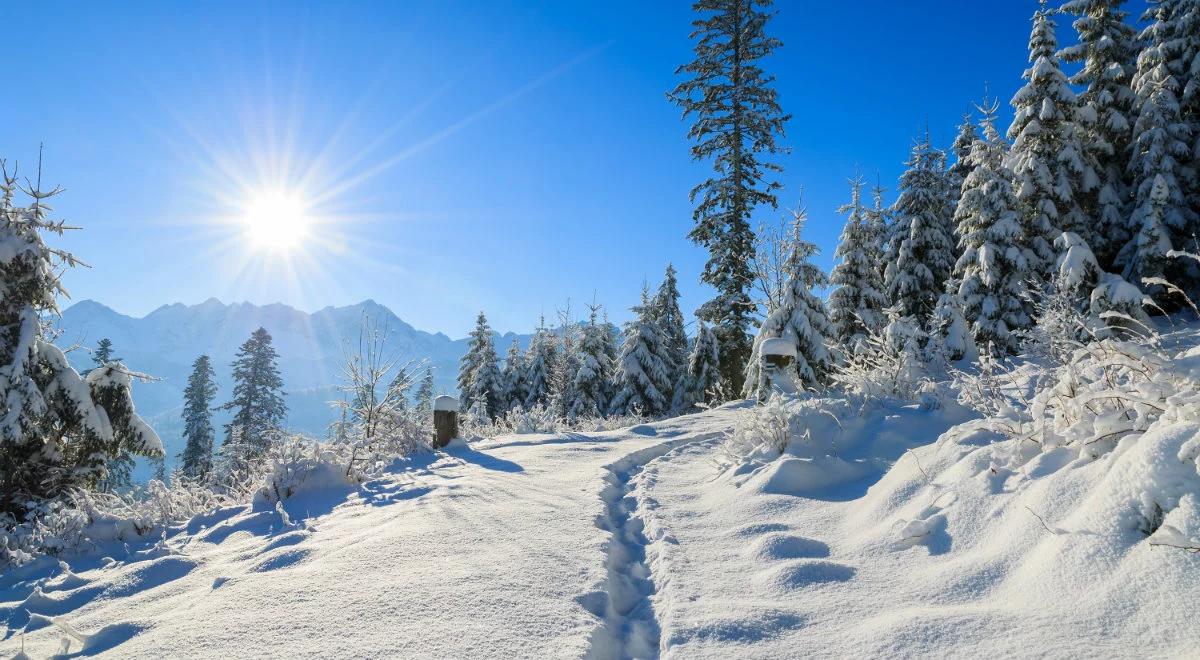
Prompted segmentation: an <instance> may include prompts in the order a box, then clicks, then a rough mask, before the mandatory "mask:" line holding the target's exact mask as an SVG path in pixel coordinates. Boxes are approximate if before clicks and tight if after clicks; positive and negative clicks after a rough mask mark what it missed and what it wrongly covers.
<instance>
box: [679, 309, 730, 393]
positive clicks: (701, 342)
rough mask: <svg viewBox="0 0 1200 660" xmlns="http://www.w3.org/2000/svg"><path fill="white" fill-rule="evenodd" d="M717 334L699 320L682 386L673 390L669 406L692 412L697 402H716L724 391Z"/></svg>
mask: <svg viewBox="0 0 1200 660" xmlns="http://www.w3.org/2000/svg"><path fill="white" fill-rule="evenodd" d="M719 350H720V349H719V348H718V345H717V336H716V335H715V334H713V331H712V329H711V328H709V327H708V326H707V325H705V323H704V321H700V327H699V329H698V330H697V331H696V340H695V341H694V342H692V352H691V354H689V355H688V365H687V373H686V374H684V378H683V386H682V387H680V388H678V389H677V390H676V393H675V401H674V404H673V407H674V408H675V410H677V411H679V412H680V413H689V412H694V411H695V409H696V407H697V406H699V405H706V406H707V405H712V404H716V403H720V402H721V401H722V399H723V394H722V393H723V392H724V390H725V388H724V384H723V383H722V381H721V362H720V357H721V356H720V355H719V353H718V351H719Z"/></svg>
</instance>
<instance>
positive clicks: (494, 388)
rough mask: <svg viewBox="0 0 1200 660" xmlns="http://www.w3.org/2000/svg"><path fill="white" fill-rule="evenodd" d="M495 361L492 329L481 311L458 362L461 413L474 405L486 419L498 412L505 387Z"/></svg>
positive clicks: (501, 406)
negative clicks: (485, 415)
mask: <svg viewBox="0 0 1200 660" xmlns="http://www.w3.org/2000/svg"><path fill="white" fill-rule="evenodd" d="M497 359H498V358H497V356H496V345H495V341H494V340H493V338H492V328H491V327H490V326H488V322H487V317H485V316H484V314H483V312H479V316H478V317H476V319H475V329H474V330H472V331H471V339H470V341H469V342H468V343H467V353H466V355H464V356H463V357H462V360H461V361H460V362H459V371H458V392H459V396H460V398H461V401H460V402H461V404H462V409H463V410H470V409H472V407H474V406H475V405H476V404H477V403H478V404H479V406H480V409H482V410H483V411H484V412H485V413H486V414H487V416H488V417H489V418H492V417H495V416H496V414H498V413H499V412H501V411H502V409H503V407H504V402H503V396H504V389H505V388H504V383H503V381H502V380H501V378H500V368H499V366H498V365H497Z"/></svg>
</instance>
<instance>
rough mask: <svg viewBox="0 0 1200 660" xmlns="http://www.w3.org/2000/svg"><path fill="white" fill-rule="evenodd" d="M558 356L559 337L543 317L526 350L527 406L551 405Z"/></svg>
mask: <svg viewBox="0 0 1200 660" xmlns="http://www.w3.org/2000/svg"><path fill="white" fill-rule="evenodd" d="M558 358H559V355H558V337H556V336H555V335H554V331H552V330H550V329H549V328H547V327H546V321H545V319H542V320H541V322H540V323H538V329H537V331H536V332H534V334H533V339H532V340H531V341H530V342H529V350H527V351H526V352H525V408H533V407H534V406H539V405H541V406H547V405H550V403H551V401H552V397H553V395H554V391H553V385H552V380H551V374H553V373H554V369H555V365H556V364H557V363H558Z"/></svg>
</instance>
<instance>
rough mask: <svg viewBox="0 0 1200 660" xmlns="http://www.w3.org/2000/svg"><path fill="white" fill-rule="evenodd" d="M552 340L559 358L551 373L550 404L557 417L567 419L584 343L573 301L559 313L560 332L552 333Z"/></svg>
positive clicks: (573, 395) (573, 396)
mask: <svg viewBox="0 0 1200 660" xmlns="http://www.w3.org/2000/svg"><path fill="white" fill-rule="evenodd" d="M550 339H551V340H552V341H554V342H555V345H556V347H557V348H556V351H555V353H556V355H557V357H558V359H557V360H555V361H554V362H553V363H552V364H553V367H552V369H551V371H550V404H551V407H552V408H553V409H554V414H555V415H557V416H559V417H566V416H567V413H568V411H569V410H570V408H571V403H572V401H574V399H575V393H574V391H573V390H574V387H575V384H574V383H575V374H576V373H577V372H578V371H579V361H580V359H581V356H580V352H579V344H580V342H581V341H582V324H581V323H579V322H578V321H576V320H575V319H574V317H573V316H572V314H571V301H569V300H568V301H567V306H566V308H565V309H561V310H559V311H558V331H557V332H555V333H552V334H551V335H550Z"/></svg>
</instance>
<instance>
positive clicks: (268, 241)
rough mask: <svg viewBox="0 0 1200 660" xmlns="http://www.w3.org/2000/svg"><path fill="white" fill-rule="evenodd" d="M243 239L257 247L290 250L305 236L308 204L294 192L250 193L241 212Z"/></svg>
mask: <svg viewBox="0 0 1200 660" xmlns="http://www.w3.org/2000/svg"><path fill="white" fill-rule="evenodd" d="M242 224H243V229H244V231H245V235H246V238H247V239H249V241H250V243H251V245H253V246H254V247H255V248H258V249H260V250H268V251H272V252H290V251H292V250H294V249H296V248H297V247H299V246H300V245H301V244H302V243H304V240H305V239H306V238H308V234H309V228H310V225H311V218H310V217H309V211H308V205H307V204H305V202H304V200H303V199H302V198H301V197H300V196H299V195H297V194H295V193H292V192H288V191H282V190H269V191H263V192H260V193H257V194H255V195H253V196H252V197H251V198H250V199H249V200H248V201H247V203H246V206H245V212H244V213H243V214H242Z"/></svg>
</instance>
